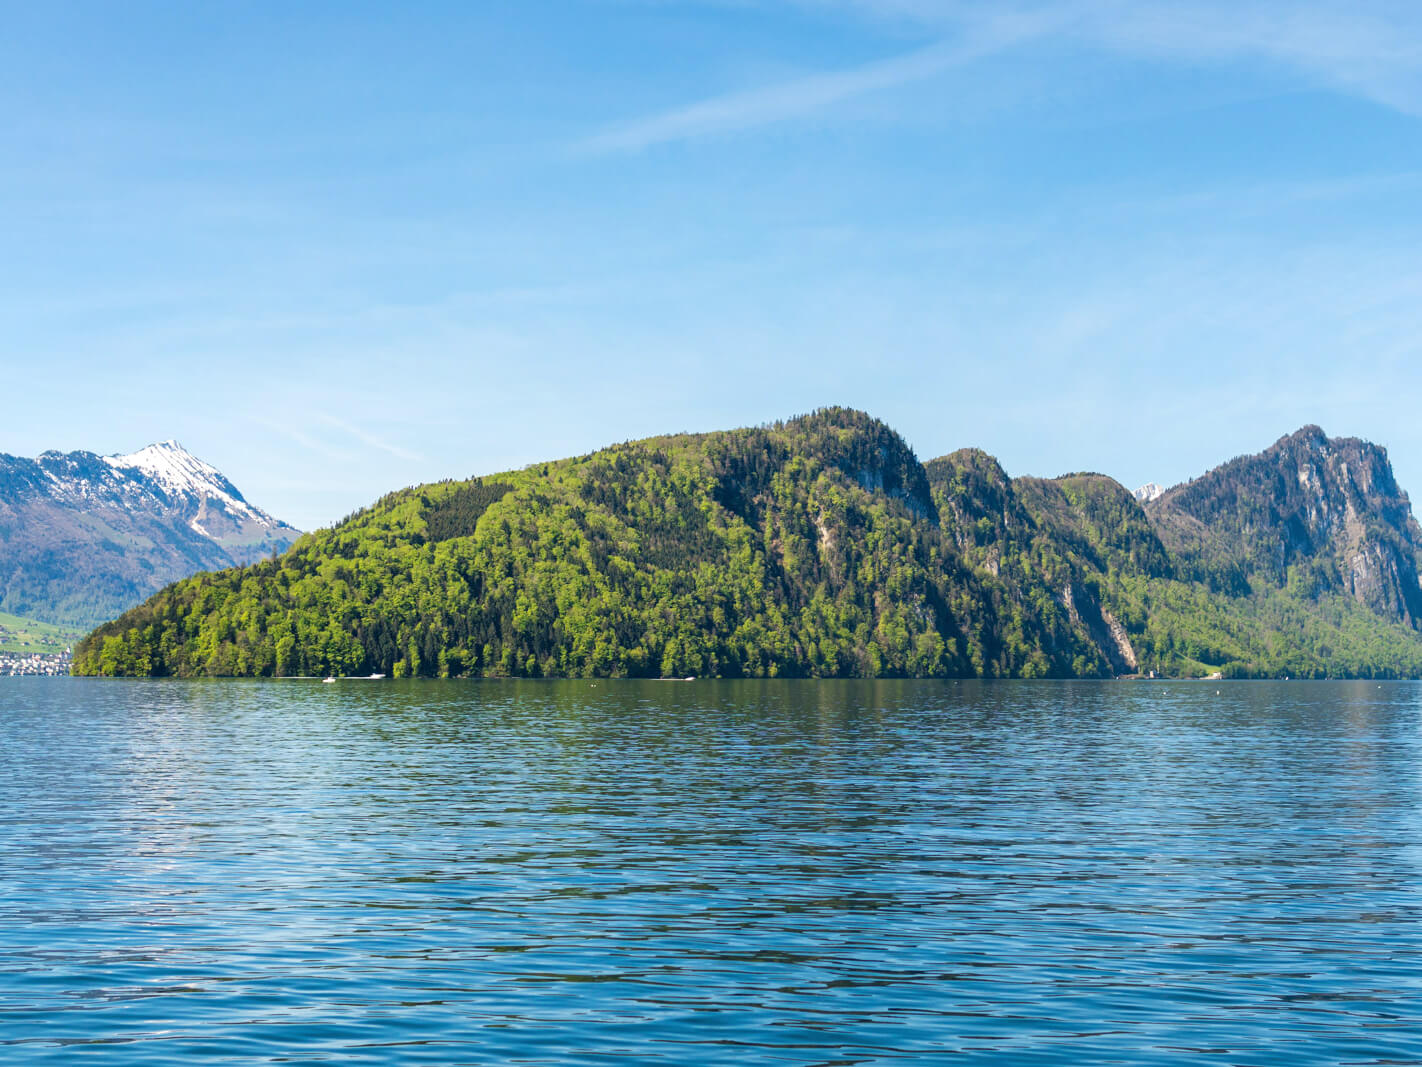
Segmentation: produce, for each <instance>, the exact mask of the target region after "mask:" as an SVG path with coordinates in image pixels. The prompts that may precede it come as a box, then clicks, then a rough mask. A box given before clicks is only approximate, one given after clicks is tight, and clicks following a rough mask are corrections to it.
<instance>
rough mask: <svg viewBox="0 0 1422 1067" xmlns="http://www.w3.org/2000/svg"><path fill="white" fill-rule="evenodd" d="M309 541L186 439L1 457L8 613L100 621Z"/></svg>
mask: <svg viewBox="0 0 1422 1067" xmlns="http://www.w3.org/2000/svg"><path fill="white" fill-rule="evenodd" d="M297 536H299V532H298V531H297V530H295V529H293V528H292V527H291V526H289V525H287V524H286V523H284V522H281V521H280V520H278V519H276V518H273V517H272V516H271V515H269V514H267V513H266V512H265V511H263V510H262V509H260V508H258V507H255V506H254V505H252V504H250V503H248V501H247V500H246V498H245V497H243V495H242V494H241V492H240V491H238V489H237V487H236V486H234V485H233V484H232V483H231V482H230V481H229V480H228V479H227V478H226V477H225V476H224V475H223V474H222V473H221V472H220V471H219V470H218V469H217V468H216V467H214V466H212V465H211V464H209V463H205V462H203V461H202V460H200V459H198V458H197V457H196V456H194V455H192V453H190V452H188V451H187V450H186V449H184V448H183V447H182V445H180V444H179V443H178V442H176V441H164V442H161V443H159V444H153V445H149V446H148V447H146V448H143V449H140V450H139V451H137V452H134V453H131V454H128V455H115V456H100V455H98V454H96V453H93V452H84V451H78V452H67V453H66V452H57V451H49V452H45V453H42V454H41V455H40V456H38V457H37V458H35V459H24V458H19V457H15V456H10V455H4V454H0V610H4V611H8V612H13V613H14V614H17V615H25V616H29V617H31V618H36V619H41V620H44V621H49V622H65V623H88V624H92V623H93V622H96V621H98V620H101V619H103V618H107V617H111V616H112V615H114V614H116V613H117V612H120V611H122V610H124V609H125V608H127V607H130V606H132V605H133V604H135V603H137V602H138V601H140V600H142V599H143V598H144V597H145V596H147V595H149V594H150V593H152V592H154V591H155V590H157V589H161V588H162V587H163V586H164V585H166V584H168V583H169V582H172V581H175V580H177V579H179V578H184V577H187V576H188V575H190V574H194V573H196V572H198V571H204V570H219V569H222V568H224V567H231V566H235V565H240V564H243V563H250V562H253V561H254V560H257V559H262V558H264V557H266V556H269V555H271V554H272V553H273V552H280V551H283V550H285V549H286V548H287V547H288V546H289V545H291V543H292V542H293V541H295V539H296V538H297Z"/></svg>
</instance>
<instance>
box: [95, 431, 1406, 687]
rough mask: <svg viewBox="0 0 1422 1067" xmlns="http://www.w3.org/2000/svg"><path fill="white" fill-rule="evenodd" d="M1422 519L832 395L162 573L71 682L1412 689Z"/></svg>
mask: <svg viewBox="0 0 1422 1067" xmlns="http://www.w3.org/2000/svg"><path fill="white" fill-rule="evenodd" d="M1419 555H1422V530H1419V527H1418V524H1417V522H1416V521H1415V519H1414V518H1413V516H1412V511H1411V505H1410V503H1409V502H1408V499H1407V497H1406V495H1405V494H1404V493H1402V492H1401V490H1400V489H1399V488H1398V487H1397V485H1396V483H1395V481H1394V480H1393V475H1392V469H1391V466H1390V464H1389V462H1388V459H1387V455H1386V452H1385V451H1384V450H1383V449H1381V448H1379V447H1377V446H1375V445H1372V444H1369V443H1367V442H1365V441H1360V440H1357V439H1351V438H1349V439H1331V438H1328V437H1327V436H1326V435H1325V434H1324V433H1323V432H1322V431H1321V430H1319V429H1318V428H1317V427H1307V428H1305V429H1303V430H1301V431H1299V432H1298V433H1295V434H1292V435H1290V436H1288V437H1285V438H1283V439H1281V440H1280V441H1279V442H1278V443H1276V444H1275V445H1274V446H1273V447H1271V448H1269V449H1268V450H1266V451H1265V452H1263V453H1261V454H1260V455H1257V456H1248V457H1241V458H1239V459H1236V460H1233V461H1231V462H1229V463H1226V464H1225V465H1224V466H1221V467H1219V468H1217V469H1216V470H1214V471H1211V472H1209V473H1208V474H1205V475H1203V476H1202V477H1200V478H1197V479H1194V480H1193V481H1191V482H1189V483H1186V484H1184V485H1180V486H1176V487H1174V488H1173V489H1169V490H1167V491H1165V492H1164V493H1163V494H1161V495H1160V496H1159V497H1157V498H1156V499H1153V500H1149V501H1146V502H1144V503H1143V502H1141V501H1138V500H1137V499H1136V498H1135V496H1133V494H1132V493H1131V492H1130V491H1128V490H1127V489H1126V488H1125V487H1123V486H1122V485H1120V484H1119V483H1118V482H1116V481H1114V480H1113V479H1111V478H1109V477H1106V476H1104V475H1100V474H1071V475H1066V476H1063V477H1060V478H1053V479H1043V478H1025V477H1024V478H1009V477H1008V476H1007V475H1006V474H1005V473H1004V471H1003V469H1002V467H1001V466H1000V465H999V464H998V463H997V462H996V460H994V459H993V458H992V457H991V456H989V455H987V454H986V453H983V452H981V451H977V450H973V449H967V450H963V451H959V452H955V453H953V454H951V455H948V456H943V457H941V458H938V459H934V460H931V461H929V462H927V463H922V462H920V461H919V459H918V458H917V457H916V456H915V455H914V453H913V452H912V450H911V449H910V448H909V447H908V445H907V444H906V443H905V442H904V440H903V439H902V438H901V437H900V436H899V435H898V434H897V433H895V432H894V431H893V430H892V429H890V428H889V427H888V426H886V425H885V424H883V423H882V422H879V421H877V420H875V419H873V418H871V417H870V416H868V415H866V414H863V413H862V412H858V411H854V410H849V409H843V408H830V409H824V410H820V411H817V412H815V413H813V414H811V415H807V416H804V417H801V418H796V419H791V420H789V421H787V422H783V423H775V424H773V425H768V426H762V427H756V428H751V429H740V430H731V431H726V432H720V433H708V434H699V435H680V436H669V437H660V438H653V439H649V440H644V441H636V442H630V443H626V444H621V445H616V446H613V447H610V448H606V449H603V450H601V451H599V452H595V453H592V454H591V455H586V456H580V457H577V458H572V459H564V460H559V461H555V462H549V463H545V464H538V465H534V466H531V467H528V468H525V469H523V470H519V471H511V472H508V473H506V474H499V475H494V476H489V477H484V478H474V479H471V480H468V481H450V482H442V483H439V484H432V485H424V486H418V487H414V488H410V489H402V490H399V491H397V492H393V493H391V494H389V495H388V496H386V497H384V498H382V499H381V500H379V501H377V502H376V503H375V504H373V505H372V506H370V507H369V508H366V509H365V510H363V511H361V512H358V513H357V514H355V515H352V516H351V517H349V518H348V519H346V520H344V521H343V522H341V523H338V524H337V525H335V526H333V527H331V528H329V529H324V530H320V531H317V532H316V533H313V534H308V535H305V536H303V537H302V538H301V539H300V540H299V541H297V542H296V543H295V544H294V545H293V546H292V547H291V548H289V549H288V550H286V551H285V552H284V553H283V554H281V555H280V556H279V557H277V558H275V559H271V560H266V561H263V562H259V563H256V564H254V565H251V566H244V567H235V568H232V569H229V570H224V571H218V572H215V573H204V574H199V575H197V576H195V577H191V578H187V579H184V580H182V581H178V582H175V583H174V584H172V585H170V586H168V587H167V588H165V589H163V590H162V591H160V592H158V593H157V594H155V595H154V596H152V597H151V598H149V599H148V600H147V601H145V602H144V603H142V604H141V605H139V606H138V607H135V608H133V609H132V610H130V611H128V612H126V613H124V614H123V615H122V616H120V617H119V618H118V619H116V620H114V621H113V622H109V623H106V624H104V625H102V626H100V627H99V628H98V629H96V630H95V631H93V633H91V634H90V635H89V636H88V637H87V638H85V640H84V641H83V642H82V643H81V644H80V645H79V646H78V647H77V648H76V650H75V655H74V671H75V673H77V674H83V675H156V676H178V677H191V676H202V675H215V676H227V675H243V676H282V675H355V674H371V673H380V674H386V675H389V676H392V677H402V676H429V677H433V676H438V677H466V676H467V677H510V676H525V677H527V676H531V677H603V676H613V677H616V676H631V677H683V676H687V675H696V676H699V677H704V676H721V677H757V678H761V677H817V678H829V677H881V676H889V677H925V678H929V677H933V678H937V677H944V678H947V677H989V678H997V677H1016V678H1037V677H1086V678H1104V677H1119V676H1123V675H1130V676H1134V675H1145V674H1149V673H1150V672H1154V673H1156V674H1158V675H1162V676H1202V675H1205V674H1209V673H1212V672H1216V671H1218V672H1219V673H1221V674H1222V675H1225V676H1228V677H1250V676H1258V677H1266V676H1267V677H1275V676H1282V675H1288V676H1291V677H1399V676H1406V677H1416V676H1419V675H1422V635H1419V632H1418V627H1419V622H1422V588H1419V583H1418V565H1419Z"/></svg>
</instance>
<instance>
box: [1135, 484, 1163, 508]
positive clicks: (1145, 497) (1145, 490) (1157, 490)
mask: <svg viewBox="0 0 1422 1067" xmlns="http://www.w3.org/2000/svg"><path fill="white" fill-rule="evenodd" d="M1164 492H1165V490H1164V489H1162V488H1161V487H1160V486H1158V485H1156V484H1155V483H1154V482H1146V483H1145V485H1143V486H1141V487H1140V488H1138V489H1137V490H1136V491H1135V492H1134V493H1132V494H1131V495H1132V496H1134V497H1135V498H1136V499H1137V500H1139V501H1140V502H1141V503H1142V504H1149V503H1150V502H1151V501H1152V500H1155V499H1156V498H1157V497H1159V496H1160V495H1161V494H1162V493H1164Z"/></svg>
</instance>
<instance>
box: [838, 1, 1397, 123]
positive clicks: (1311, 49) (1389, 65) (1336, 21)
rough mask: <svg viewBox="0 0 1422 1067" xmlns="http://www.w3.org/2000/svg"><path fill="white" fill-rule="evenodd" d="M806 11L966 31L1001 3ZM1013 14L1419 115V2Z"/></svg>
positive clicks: (1079, 34) (1119, 45)
mask: <svg viewBox="0 0 1422 1067" xmlns="http://www.w3.org/2000/svg"><path fill="white" fill-rule="evenodd" d="M813 6H818V7H822V8H825V7H836V8H840V9H848V10H851V11H858V12H860V13H861V14H866V15H870V16H873V17H876V18H879V19H883V20H889V21H896V22H903V21H909V22H916V23H919V24H920V25H923V26H927V27H933V28H934V29H937V30H940V31H941V29H942V28H943V27H944V26H953V27H958V28H961V29H963V30H965V31H966V32H971V29H972V27H973V26H974V25H976V24H977V23H979V22H980V21H982V20H985V19H995V18H998V17H1000V16H1001V12H1002V8H1003V7H1004V6H1005V5H1004V4H1003V3H996V2H995V3H993V4H991V5H988V4H981V5H979V4H971V3H965V2H961V0H952V2H942V0H939V2H935V0H818V2H817V3H815V4H814V5H813ZM1014 9H1015V10H1016V11H1017V12H1018V14H1019V15H1020V16H1023V17H1028V16H1036V17H1040V18H1049V19H1054V20H1055V21H1056V23H1057V25H1058V27H1059V28H1060V30H1061V34H1062V36H1063V37H1066V38H1068V39H1073V40H1075V41H1078V42H1080V43H1082V44H1086V45H1088V46H1092V47H1097V48H1105V49H1109V50H1111V51H1114V52H1118V53H1120V54H1123V55H1130V56H1138V57H1143V58H1160V59H1166V60H1184V61H1198V60H1230V59H1238V58H1243V57H1251V56H1252V57H1256V58H1260V59H1264V60H1267V61H1270V62H1273V63H1278V64H1280V65H1283V66H1286V67H1291V68H1293V69H1294V70H1295V71H1297V72H1299V73H1302V74H1304V75H1305V76H1306V77H1309V78H1311V79H1314V80H1317V81H1320V82H1322V83H1324V84H1327V85H1329V86H1331V87H1332V88H1334V89H1337V90H1341V91H1343V92H1347V93H1350V94H1352V95H1356V96H1361V97H1364V98H1366V99H1370V100H1372V101H1374V102H1375V103H1380V104H1383V105H1385V106H1387V107H1390V108H1393V109H1395V110H1397V111H1401V112H1404V113H1406V114H1411V115H1422V5H1419V4H1417V3H1416V2H1415V0H1289V2H1286V3H1280V2H1278V0H1036V2H1032V0H1028V2H1026V3H1018V4H1016V5H1015V8H1014Z"/></svg>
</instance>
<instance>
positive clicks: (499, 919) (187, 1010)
mask: <svg viewBox="0 0 1422 1067" xmlns="http://www.w3.org/2000/svg"><path fill="white" fill-rule="evenodd" d="M92 1046H101V1047H92ZM85 1051H87V1052H91V1053H96V1054H97V1056H96V1057H94V1058H92V1062H96V1063H100V1062H102V1063H111V1062H112V1063H133V1064H138V1063H141V1064H167V1063H174V1064H177V1063H191V1062H194V1061H197V1060H202V1059H204V1058H207V1059H210V1060H215V1061H221V1060H228V1061H232V1062H267V1061H270V1062H284V1063H292V1062H294V1063H318V1062H335V1063H378V1064H402V1063H438V1064H458V1063H625V1062H636V1063H653V1064H655V1063H683V1064H691V1063H726V1064H730V1063H748V1062H754V1063H793V1064H879V1063H897V1062H902V1061H904V1060H916V1061H928V1062H933V1061H936V1060H938V1059H943V1060H948V1059H950V1058H951V1059H952V1060H953V1061H954V1062H969V1063H971V1062H993V1063H1073V1064H1080V1063H1092V1062H1116V1063H1120V1062H1133V1063H1199V1062H1216V1063H1228V1064H1272V1063H1287V1064H1291V1065H1298V1064H1313V1063H1318V1064H1325V1063H1327V1064H1333V1063H1355V1064H1384V1063H1387V1064H1397V1063H1422V686H1418V685H1414V684H1407V683H1396V684H1383V685H1381V686H1379V685H1378V684H1376V683H1339V684H1333V683H1287V684H1272V683H1178V684H1145V683H1141V684H1125V683H1026V682H1023V683H997V684H990V683H989V684H979V683H919V682H903V683H900V682H883V683H868V682H866V683H834V682H831V683H815V682H784V683H764V684H761V683H748V682H740V683H732V682H726V683H719V682H694V683H626V682H624V683H617V682H598V683H589V682H546V683H513V682H510V683H493V682H422V683H420V682H408V683H406V682H384V683H374V682H342V683H339V684H337V685H324V686H323V685H321V684H320V683H319V682H302V681H287V682H264V683H259V682H220V681H214V682H194V683H183V682H102V681H88V680H79V679H40V678H33V679H31V678H17V679H5V680H4V681H3V682H0V1062H4V1063H8V1062H25V1063H29V1062H39V1063H44V1062H55V1063H70V1062H76V1061H82V1062H89V1061H90V1059H91V1057H86V1056H83V1055H81V1053H82V1052H85Z"/></svg>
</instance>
